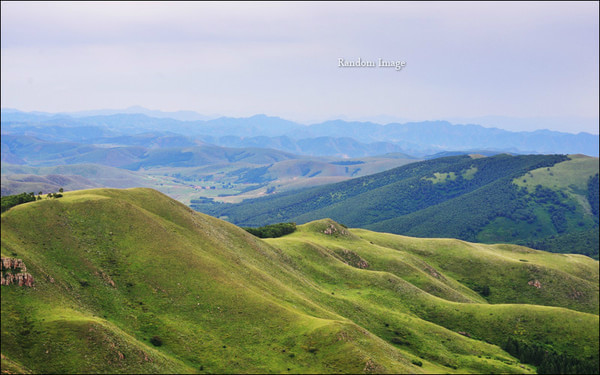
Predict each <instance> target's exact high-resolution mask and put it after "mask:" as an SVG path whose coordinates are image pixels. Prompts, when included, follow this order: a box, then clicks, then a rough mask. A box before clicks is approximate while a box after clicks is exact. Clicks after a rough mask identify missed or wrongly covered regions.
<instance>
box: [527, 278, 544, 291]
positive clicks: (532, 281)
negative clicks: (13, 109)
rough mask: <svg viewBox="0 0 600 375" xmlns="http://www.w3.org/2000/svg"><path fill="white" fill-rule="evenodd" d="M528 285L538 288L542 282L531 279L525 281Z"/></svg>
mask: <svg viewBox="0 0 600 375" xmlns="http://www.w3.org/2000/svg"><path fill="white" fill-rule="evenodd" d="M527 284H528V285H531V286H534V287H536V288H538V289H540V288H541V287H542V283H540V281H539V280H531V281H529V282H527Z"/></svg>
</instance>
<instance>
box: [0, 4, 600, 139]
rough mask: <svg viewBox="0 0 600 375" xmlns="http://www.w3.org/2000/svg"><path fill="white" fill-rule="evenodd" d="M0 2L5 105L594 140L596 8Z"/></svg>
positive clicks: (454, 5) (484, 5)
mask: <svg viewBox="0 0 600 375" xmlns="http://www.w3.org/2000/svg"><path fill="white" fill-rule="evenodd" d="M1 6H2V9H1V11H2V13H1V15H2V16H1V17H2V30H1V31H2V33H1V40H2V46H1V52H2V89H1V105H2V108H16V109H19V110H23V111H46V112H71V111H80V110H94V109H105V108H111V109H115V108H127V107H130V106H134V105H140V106H143V107H146V108H149V109H154V110H163V111H177V110H192V111H196V112H198V113H201V114H204V115H225V116H231V117H247V116H252V115H254V114H267V115H270V116H279V117H282V118H285V119H289V120H293V121H298V122H303V123H314V122H318V121H323V120H328V119H335V118H341V119H346V120H361V121H367V120H372V121H376V122H383V123H385V122H390V121H409V120H410V121H423V120H451V121H455V122H461V123H468V122H471V123H481V124H482V125H484V126H496V127H500V128H505V129H507V130H535V129H537V128H549V129H552V130H560V131H564V132H570V133H577V132H581V131H585V132H588V133H593V134H598V117H599V113H598V112H599V110H598V102H599V93H598V89H599V76H598V71H599V70H600V69H599V62H598V56H599V40H598V35H599V26H598V24H599V23H598V18H599V16H598V13H599V10H598V2H587V1H586V2H571V1H569V2H482V3H477V2H381V3H377V2H347V3H345V2H290V3H277V2H264V3H261V2H244V3H235V2H224V3H216V2H215V3H213V2H181V3H179V2H168V3H167V2H39V3H36V2H13V1H10V2H2V3H1ZM340 59H342V60H340ZM359 59H360V60H359ZM379 59H382V60H383V61H388V62H393V63H396V62H399V63H401V62H403V63H404V64H405V65H404V67H402V69H399V70H396V68H395V67H380V66H378V65H379ZM357 62H358V63H359V65H360V62H362V63H366V64H370V63H374V64H375V66H374V67H360V66H359V67H347V66H340V65H347V64H356V63H357Z"/></svg>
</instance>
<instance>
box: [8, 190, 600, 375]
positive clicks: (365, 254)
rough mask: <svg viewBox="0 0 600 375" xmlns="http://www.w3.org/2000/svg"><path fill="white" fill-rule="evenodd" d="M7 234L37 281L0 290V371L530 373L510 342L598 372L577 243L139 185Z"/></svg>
mask: <svg viewBox="0 0 600 375" xmlns="http://www.w3.org/2000/svg"><path fill="white" fill-rule="evenodd" d="M1 230H2V242H1V253H2V257H3V258H7V259H8V258H9V259H15V261H14V262H13V263H11V264H19V266H18V267H19V270H18V271H19V272H21V273H27V274H29V275H31V277H32V278H33V279H34V280H35V281H34V282H33V286H32V287H27V286H18V285H15V284H11V285H3V286H2V322H1V324H2V369H3V371H4V370H9V371H14V372H28V371H31V372H37V373H42V372H43V373H51V372H60V373H82V372H86V373H98V372H111V373H167V372H168V373H248V372H263V373H264V372H276V373H331V372H346V373H348V372H349V373H385V372H390V373H437V372H450V373H452V372H456V373H465V372H475V373H491V372H502V373H532V372H534V371H535V368H534V367H533V366H531V365H528V364H524V363H522V361H521V360H520V358H515V357H513V355H516V356H517V357H520V356H522V355H519V354H518V353H516V352H515V351H514V348H515V343H518V345H520V347H521V348H530V349H531V348H543V350H545V351H546V352H547V353H550V354H546V355H547V356H549V357H548V358H546V361H545V364H544V365H545V366H548V364H551V365H552V366H554V364H555V363H556V365H558V363H563V364H564V363H570V364H571V365H569V366H573V368H574V369H575V368H576V369H578V371H581V372H585V371H588V372H589V371H590V369H591V370H592V371H596V372H597V371H598V262H597V261H594V260H592V259H590V258H588V257H585V256H581V255H564V254H551V253H545V252H541V251H536V250H532V249H528V248H524V247H520V246H514V245H481V244H474V243H467V242H463V241H459V240H450V239H418V238H410V237H403V236H398V235H392V234H382V233H376V232H371V231H368V230H364V229H348V228H345V227H343V226H341V225H340V224H338V223H336V222H334V221H332V220H329V219H326V220H319V221H314V222H310V223H307V224H305V225H301V226H299V227H298V230H297V231H296V232H294V233H292V234H290V235H287V236H284V237H281V238H276V239H267V240H261V239H258V238H256V237H254V236H252V235H250V234H249V233H247V232H246V231H244V230H242V229H240V228H238V227H236V226H234V225H232V224H230V223H227V222H224V221H222V220H219V219H216V218H213V217H210V216H207V215H203V214H200V213H196V212H194V211H192V210H191V209H190V208H188V207H186V206H184V205H183V204H181V203H179V202H176V201H174V200H172V199H170V198H168V197H167V196H165V195H163V194H161V193H158V192H156V191H154V190H151V189H141V188H139V189H128V190H112V189H94V190H83V191H76V192H66V193H64V197H62V198H58V199H43V200H39V201H35V202H30V203H25V204H21V205H18V206H15V207H13V208H11V209H9V210H8V211H7V212H5V213H3V214H2V226H1ZM17 259H18V260H20V262H21V263H18V262H17V261H16V260H17ZM11 262H12V261H11ZM25 267H26V270H25V269H24V268H25ZM475 271H476V272H475ZM6 272H7V270H6V269H4V265H3V273H4V274H6ZM10 272H12V271H10ZM28 280H29V279H28ZM504 349H506V350H508V351H510V352H511V353H512V355H511V354H509V353H508V352H507V351H506V350H504ZM536 350H537V349H536ZM522 359H523V361H525V362H532V360H531V358H528V357H523V358H522ZM536 365H537V364H536ZM585 366H588V367H585Z"/></svg>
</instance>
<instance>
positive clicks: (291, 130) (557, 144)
mask: <svg viewBox="0 0 600 375" xmlns="http://www.w3.org/2000/svg"><path fill="white" fill-rule="evenodd" d="M135 111H137V112H138V113H119V114H114V113H113V112H112V111H109V112H108V113H111V114H106V115H97V114H98V113H105V112H103V111H92V112H90V113H94V114H96V115H93V116H87V115H86V116H83V117H82V116H81V115H82V114H77V115H75V116H73V115H68V114H47V113H39V112H35V113H25V112H21V111H18V110H13V109H2V132H3V134H39V135H42V134H44V137H45V139H48V140H50V139H51V140H56V141H84V140H91V139H94V138H97V137H100V136H103V137H116V136H122V135H132V134H139V133H143V132H153V131H161V132H174V133H177V134H185V135H186V136H189V137H195V138H196V139H198V140H201V141H205V142H208V143H212V144H216V145H221V146H235V147H267V148H276V149H279V150H281V151H287V152H293V153H302V154H306V155H335V156H340V157H357V156H367V155H375V154H381V153H385V152H404V153H407V154H409V155H412V156H417V157H422V156H425V155H428V154H434V153H437V152H442V151H468V150H493V151H503V152H514V153H571V154H575V153H581V154H585V155H589V156H597V155H598V145H599V143H598V135H592V134H588V133H579V134H569V133H561V132H555V131H547V130H537V131H533V132H509V131H506V130H501V129H497V128H484V127H482V126H479V125H453V124H451V123H449V122H446V121H423V122H412V123H405V124H397V123H391V124H387V125H382V124H375V123H372V122H347V121H342V120H335V121H327V122H323V123H318V124H312V125H301V124H298V123H295V122H292V121H288V120H285V119H281V118H278V117H269V116H265V115H256V116H252V117H249V118H227V117H220V118H216V119H209V120H198V119H197V120H192V121H182V120H181V119H183V118H185V119H192V118H198V117H201V115H198V116H197V117H194V115H193V114H191V113H188V112H184V115H182V114H181V113H179V112H174V113H164V112H156V111H150V110H144V109H136V108H134V109H130V110H129V112H135ZM139 112H143V113H139ZM166 116H172V117H166ZM173 117H177V118H178V119H175V118H173ZM59 130H61V131H60V132H59ZM62 133H64V134H62ZM53 134H60V135H54V136H53ZM52 137H55V138H52ZM323 137H326V138H325V139H324V138H323ZM348 138H350V139H352V140H353V141H352V140H349V139H348ZM325 140H326V141H325ZM376 142H380V143H379V144H377V145H376V146H373V145H372V144H374V143H376ZM308 144H312V146H309V145H308ZM382 151H383V152H382Z"/></svg>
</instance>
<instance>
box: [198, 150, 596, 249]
mask: <svg viewBox="0 0 600 375" xmlns="http://www.w3.org/2000/svg"><path fill="white" fill-rule="evenodd" d="M597 174H598V158H591V157H586V156H579V155H572V156H566V155H519V156H510V155H506V154H503V155H496V156H491V157H480V156H476V155H473V156H467V155H464V156H455V157H446V158H439V159H434V160H428V161H422V162H417V163H411V164H409V165H406V166H402V167H399V168H395V169H392V170H389V171H386V172H382V173H379V174H375V175H370V176H364V177H361V178H356V179H353V180H350V181H344V182H340V183H337V184H331V185H327V186H321V187H316V188H312V189H306V190H303V191H298V192H290V193H283V194H278V195H274V196H271V197H265V198H260V199H255V200H247V201H244V202H243V203H241V204H237V205H219V206H205V207H198V208H199V209H201V210H203V212H206V213H209V214H211V215H214V216H218V217H222V218H225V219H227V220H229V221H231V222H232V223H234V224H237V225H243V226H260V225H265V224H271V223H275V222H281V221H295V222H297V223H305V222H309V221H311V220H318V219H322V218H326V217H330V218H332V219H334V220H336V221H338V222H341V223H344V224H346V225H349V226H352V227H361V228H366V229H371V230H376V231H381V232H389V233H396V234H403V235H409V236H417V237H451V238H459V239H463V240H467V241H474V242H483V243H515V244H522V245H528V246H535V247H536V248H539V249H548V250H552V251H557V252H564V253H567V252H568V253H572V252H575V253H581V254H586V255H589V256H594V257H595V258H597V257H598V210H597V206H598V204H597V202H598V198H597V197H598V193H597V191H598V183H597V177H596V180H594V177H593V176H596V175H597ZM594 181H596V182H595V183H594ZM594 202H596V203H594ZM594 207H596V208H594Z"/></svg>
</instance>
